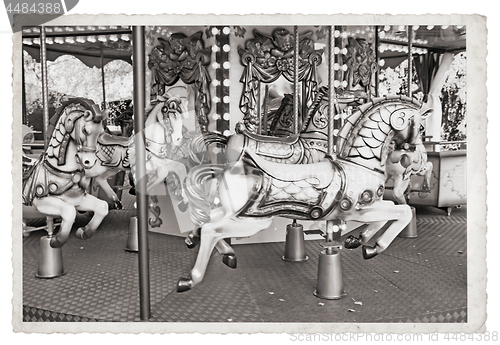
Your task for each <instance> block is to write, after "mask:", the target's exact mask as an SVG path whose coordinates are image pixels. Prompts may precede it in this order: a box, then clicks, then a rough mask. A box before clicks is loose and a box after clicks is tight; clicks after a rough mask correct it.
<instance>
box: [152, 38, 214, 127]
mask: <svg viewBox="0 0 500 345" xmlns="http://www.w3.org/2000/svg"><path fill="white" fill-rule="evenodd" d="M202 36H203V32H202V31H198V32H196V33H194V34H193V35H191V36H189V37H188V36H186V35H185V34H183V33H181V32H177V33H173V34H172V35H170V36H169V37H168V38H167V39H164V38H162V37H159V38H158V41H159V42H160V44H159V45H157V46H156V47H154V48H153V50H152V51H151V54H150V55H149V61H148V68H149V69H150V70H151V72H152V74H153V75H152V92H153V93H157V94H159V95H163V93H164V92H165V86H171V85H174V84H175V83H176V82H177V81H178V80H179V79H181V80H182V81H183V82H184V83H186V84H193V86H194V92H195V111H196V114H197V117H198V123H199V125H200V129H201V131H202V132H206V131H207V130H208V128H207V127H208V119H207V115H208V113H209V112H210V109H211V103H210V102H211V97H210V88H209V85H210V81H211V79H210V76H209V74H208V71H207V66H208V65H209V64H210V55H211V51H210V48H205V43H204V41H203V38H202Z"/></svg>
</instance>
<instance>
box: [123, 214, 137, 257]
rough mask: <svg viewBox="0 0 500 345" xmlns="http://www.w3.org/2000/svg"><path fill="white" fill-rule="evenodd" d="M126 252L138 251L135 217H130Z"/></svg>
mask: <svg viewBox="0 0 500 345" xmlns="http://www.w3.org/2000/svg"><path fill="white" fill-rule="evenodd" d="M125 250H126V251H127V252H132V253H137V252H138V251H139V231H138V226H137V217H132V218H130V223H129V226H128V239H127V246H126V247H125Z"/></svg>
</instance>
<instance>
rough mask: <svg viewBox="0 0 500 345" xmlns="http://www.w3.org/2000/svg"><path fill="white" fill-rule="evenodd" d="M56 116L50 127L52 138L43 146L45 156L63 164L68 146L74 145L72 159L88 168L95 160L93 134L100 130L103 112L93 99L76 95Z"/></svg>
mask: <svg viewBox="0 0 500 345" xmlns="http://www.w3.org/2000/svg"><path fill="white" fill-rule="evenodd" d="M59 114H60V115H59V119H58V122H57V124H56V126H55V127H54V131H53V133H52V138H51V140H50V142H49V147H48V148H47V155H48V158H49V159H50V158H52V159H56V160H57V165H58V166H62V165H66V164H67V163H68V162H67V160H66V156H67V153H69V152H73V151H71V149H70V148H69V147H70V145H71V142H72V144H74V145H76V148H75V150H74V152H75V157H74V158H75V160H76V162H77V163H78V164H80V165H81V166H82V167H83V168H84V169H90V168H92V167H93V166H94V164H95V163H96V160H97V158H96V150H97V137H98V136H99V135H101V134H102V133H103V132H104V127H103V125H102V121H103V120H105V119H106V117H107V111H102V112H101V110H100V109H99V106H98V105H97V104H95V103H94V102H93V101H91V100H89V99H84V98H77V99H76V100H73V101H71V102H70V103H68V104H67V105H65V106H64V107H63V108H61V110H60V111H59Z"/></svg>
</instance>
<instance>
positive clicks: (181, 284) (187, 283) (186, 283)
mask: <svg viewBox="0 0 500 345" xmlns="http://www.w3.org/2000/svg"><path fill="white" fill-rule="evenodd" d="M192 287H193V280H192V279H191V278H179V281H178V282H177V292H184V291H188V290H191V288H192Z"/></svg>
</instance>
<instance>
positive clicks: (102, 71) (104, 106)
mask: <svg viewBox="0 0 500 345" xmlns="http://www.w3.org/2000/svg"><path fill="white" fill-rule="evenodd" d="M99 60H100V63H101V80H102V109H103V110H104V109H106V108H107V107H106V83H105V80H104V56H103V51H102V46H101V56H100V57H99Z"/></svg>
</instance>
